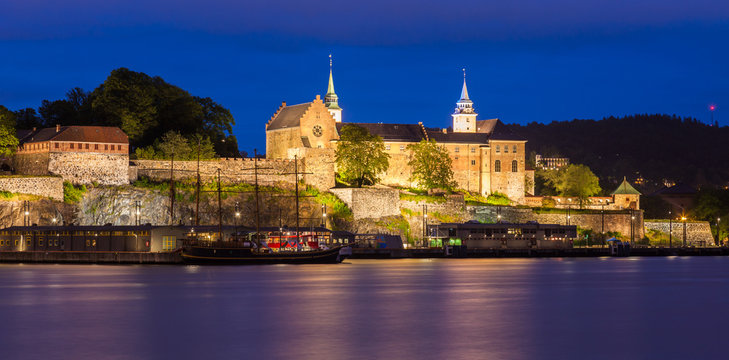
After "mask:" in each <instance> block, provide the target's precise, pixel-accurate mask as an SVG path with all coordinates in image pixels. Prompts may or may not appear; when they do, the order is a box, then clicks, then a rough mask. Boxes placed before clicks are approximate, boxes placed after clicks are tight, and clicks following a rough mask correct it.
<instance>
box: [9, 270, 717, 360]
mask: <svg viewBox="0 0 729 360" xmlns="http://www.w3.org/2000/svg"><path fill="white" fill-rule="evenodd" d="M728 270H729V258H725V257H693V258H687V257H686V258H678V257H676V258H602V259H468V260H465V259H455V260H350V261H348V263H345V264H340V265H311V266H309V265H306V266H255V267H254V266H251V267H200V266H100V265H9V264H4V265H0V359H269V358H270V359H278V358H280V359H284V358H290V359H385V358H389V359H616V358H625V359H726V358H729V355H727V350H728V349H727V345H726V341H727V338H728V337H729V325H727V321H729V271H728Z"/></svg>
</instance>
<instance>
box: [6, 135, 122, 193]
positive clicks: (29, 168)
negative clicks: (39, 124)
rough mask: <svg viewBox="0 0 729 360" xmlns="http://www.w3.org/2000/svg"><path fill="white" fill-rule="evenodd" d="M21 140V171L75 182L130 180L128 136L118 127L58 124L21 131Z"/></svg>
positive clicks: (18, 166)
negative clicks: (58, 176) (52, 126)
mask: <svg viewBox="0 0 729 360" xmlns="http://www.w3.org/2000/svg"><path fill="white" fill-rule="evenodd" d="M18 140H19V142H20V144H19V146H18V150H17V152H16V154H15V158H14V161H13V165H14V168H15V172H16V173H18V174H24V175H60V176H61V177H63V179H64V180H67V181H70V182H71V183H74V184H89V183H92V182H97V183H99V184H104V185H122V184H128V183H129V138H128V137H127V135H126V134H125V133H124V132H123V131H122V130H121V129H119V128H118V127H107V126H60V125H57V126H56V127H54V128H44V129H40V130H36V129H33V130H20V131H18Z"/></svg>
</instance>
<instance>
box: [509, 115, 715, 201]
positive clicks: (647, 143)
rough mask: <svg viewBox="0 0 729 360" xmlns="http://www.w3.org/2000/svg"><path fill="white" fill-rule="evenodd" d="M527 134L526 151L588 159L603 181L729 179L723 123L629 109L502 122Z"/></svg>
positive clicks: (655, 184)
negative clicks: (589, 116) (598, 115)
mask: <svg viewBox="0 0 729 360" xmlns="http://www.w3.org/2000/svg"><path fill="white" fill-rule="evenodd" d="M508 126H509V127H511V129H512V130H514V131H515V132H517V133H519V134H521V135H523V136H524V137H525V138H526V139H528V140H529V142H528V143H527V152H528V153H529V154H530V159H532V160H533V159H534V154H541V155H543V156H564V157H569V158H570V161H571V162H572V163H581V164H586V165H588V166H589V167H590V168H591V169H592V170H593V171H594V172H595V174H596V175H597V176H599V177H600V179H601V185H603V187H609V186H612V184H617V182H618V181H619V180H621V179H622V177H623V176H627V177H628V179H629V180H631V181H635V179H636V178H638V177H639V176H642V177H643V178H644V179H645V180H646V183H645V185H644V186H643V188H644V191H653V190H655V189H658V188H660V187H661V186H662V183H663V180H664V179H665V180H669V181H673V182H684V183H687V184H690V185H693V186H697V187H704V186H709V187H723V186H726V185H727V184H728V183H729V146H727V145H728V144H727V143H728V142H729V127H726V126H724V127H716V126H711V125H707V124H703V123H700V122H699V121H697V120H695V119H691V118H681V117H677V116H675V115H673V116H672V115H632V116H626V117H620V118H615V117H609V118H604V119H602V120H572V121H555V122H552V123H549V124H541V123H530V124H528V125H526V126H522V125H508Z"/></svg>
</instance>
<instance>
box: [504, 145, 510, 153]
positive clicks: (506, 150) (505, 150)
mask: <svg viewBox="0 0 729 360" xmlns="http://www.w3.org/2000/svg"><path fill="white" fill-rule="evenodd" d="M508 152H509V145H504V154H506V153H508Z"/></svg>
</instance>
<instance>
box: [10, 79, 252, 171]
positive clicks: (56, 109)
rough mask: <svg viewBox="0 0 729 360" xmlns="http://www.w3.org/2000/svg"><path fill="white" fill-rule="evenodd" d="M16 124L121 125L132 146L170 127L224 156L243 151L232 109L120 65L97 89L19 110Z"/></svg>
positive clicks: (28, 126) (74, 92) (147, 142)
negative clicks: (202, 140)
mask: <svg viewBox="0 0 729 360" xmlns="http://www.w3.org/2000/svg"><path fill="white" fill-rule="evenodd" d="M15 115H16V128H17V129H31V128H34V127H37V128H40V127H53V126H55V125H56V124H60V125H101V126H118V127H120V128H121V129H122V130H124V132H125V133H126V134H127V135H128V136H129V142H130V144H131V145H132V146H133V147H145V146H149V145H152V144H153V143H154V142H155V140H157V139H159V138H160V137H161V136H162V135H163V134H165V133H166V132H168V131H171V130H173V131H177V132H179V133H180V134H181V135H183V136H185V137H187V138H189V139H193V138H195V137H196V136H202V137H203V138H209V139H210V141H211V142H212V144H213V145H214V147H215V152H216V153H217V154H218V155H220V156H223V157H233V156H238V144H237V141H236V138H235V136H233V135H232V131H233V128H232V126H233V125H235V120H234V119H233V116H232V115H231V113H230V111H229V110H228V109H226V108H224V107H223V106H221V105H219V104H217V103H216V102H215V101H213V100H212V99H210V98H208V97H198V96H193V95H191V94H190V93H188V92H187V91H185V90H183V89H181V88H179V87H177V86H175V85H171V84H168V83H167V82H165V81H164V80H163V79H162V78H160V77H158V76H155V77H152V76H149V75H147V74H144V73H140V72H135V71H131V70H129V69H126V68H119V69H116V70H114V71H112V72H111V74H110V75H109V77H107V78H106V80H105V81H104V82H103V83H102V84H100V85H99V86H98V87H97V88H96V89H94V90H93V91H86V90H83V89H81V88H78V87H77V88H73V89H71V90H69V91H68V92H67V93H66V98H65V99H59V100H52V101H51V100H43V101H42V102H41V105H40V106H39V107H38V109H37V110H36V109H33V108H27V109H20V110H17V111H15Z"/></svg>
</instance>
